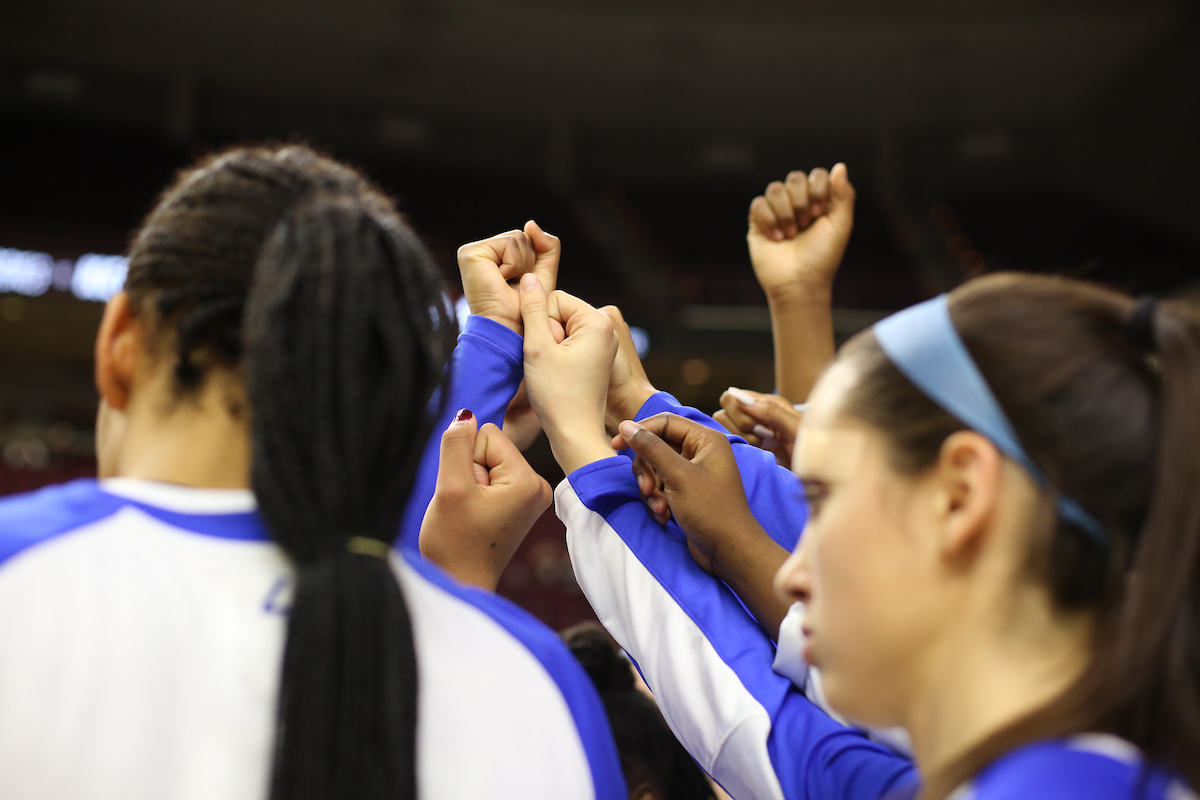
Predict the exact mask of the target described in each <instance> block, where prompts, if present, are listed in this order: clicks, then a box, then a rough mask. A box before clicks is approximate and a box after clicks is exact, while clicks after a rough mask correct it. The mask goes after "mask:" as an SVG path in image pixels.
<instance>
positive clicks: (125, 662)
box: [0, 318, 626, 800]
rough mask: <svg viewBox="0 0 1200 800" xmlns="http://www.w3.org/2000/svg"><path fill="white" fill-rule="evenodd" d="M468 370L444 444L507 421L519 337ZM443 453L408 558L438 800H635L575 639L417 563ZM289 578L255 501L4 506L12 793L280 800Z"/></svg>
mask: <svg viewBox="0 0 1200 800" xmlns="http://www.w3.org/2000/svg"><path fill="white" fill-rule="evenodd" d="M498 335H499V339H500V340H501V341H503V342H504V343H505V344H506V345H507V349H506V350H499V349H497V348H496V347H495V346H493V342H494V341H495V340H496V339H497V336H498ZM504 335H507V337H511V338H508V339H506V338H504ZM514 339H515V342H514V341H513V340H514ZM514 344H515V361H514V357H513V356H512V353H513V352H514V350H513V346H514ZM452 369H453V370H454V375H455V380H454V382H453V384H452V388H451V390H450V396H449V397H448V399H447V412H446V419H444V420H441V421H440V422H439V427H438V428H437V429H436V430H437V431H439V432H440V431H441V430H443V429H444V428H445V426H446V425H447V424H448V422H449V415H452V414H453V413H454V410H455V409H457V408H458V407H462V406H466V407H470V408H472V409H474V410H475V411H476V413H477V414H478V415H479V417H480V419H481V422H485V421H494V422H497V423H499V422H500V421H501V420H502V419H503V414H504V409H505V408H506V407H507V405H508V402H509V400H510V399H511V397H512V395H513V393H514V392H515V390H516V387H517V384H519V382H520V379H521V339H520V337H519V336H517V335H516V334H515V333H513V332H512V331H509V330H508V329H506V328H503V327H502V326H500V325H497V324H496V323H492V322H490V321H488V320H484V319H480V318H472V320H471V321H470V322H468V324H467V326H466V328H465V330H464V332H463V334H462V336H461V337H460V343H459V348H458V350H456V353H455V355H454V361H453V367H452ZM438 448H439V442H438V438H437V436H434V437H433V438H432V440H431V441H430V443H429V448H428V450H427V451H426V454H425V458H424V460H423V462H422V466H421V474H420V476H419V478H418V480H417V485H416V487H415V490H414V492H413V496H412V498H411V502H410V504H409V507H408V508H407V509H406V511H405V516H404V520H405V522H404V526H403V527H402V537H401V541H400V542H399V544H400V547H399V552H394V553H393V554H392V557H391V563H392V567H393V570H394V571H395V573H396V576H397V579H398V580H399V582H400V585H401V587H402V589H403V591H404V594H405V598H406V601H407V604H408V609H409V614H410V616H411V617H412V625H413V638H414V643H415V647H416V652H417V662H418V663H417V667H418V681H419V695H418V742H417V759H418V781H419V789H420V794H421V796H422V797H427V798H439V800H440V798H482V797H496V798H507V797H512V798H547V799H549V798H556V799H557V798H596V799H597V800H618V798H624V797H626V789H625V785H624V781H623V778H622V775H621V768H620V762H619V760H618V758H617V753H616V748H615V745H614V744H613V740H612V734H611V732H610V729H609V725H608V719H607V717H606V715H605V712H604V708H603V706H602V705H601V703H600V700H599V697H598V696H597V694H596V692H595V688H594V687H593V686H592V684H591V682H590V681H589V680H588V678H587V675H586V674H585V673H584V672H583V670H582V668H580V666H579V665H578V663H577V662H576V661H575V659H574V657H573V656H572V655H571V654H570V651H569V650H567V648H566V647H565V645H563V643H562V642H561V641H560V640H559V638H558V637H557V636H556V635H555V634H554V633H553V632H552V631H551V630H549V629H548V628H546V627H545V626H544V625H542V624H541V623H540V622H538V621H537V620H536V619H534V618H533V617H532V616H530V615H529V614H528V613H526V612H525V611H523V610H522V609H520V608H519V607H517V606H515V605H513V604H512V603H510V602H508V601H506V600H504V599H503V598H500V597H496V596H494V595H491V594H489V593H487V592H482V591H479V590H476V589H472V588H469V587H464V586H462V585H460V584H458V583H457V582H456V581H454V580H452V579H451V578H449V577H448V576H446V575H445V574H444V573H443V572H441V571H440V570H439V569H438V568H436V567H434V566H432V565H429V564H427V563H425V562H424V561H422V560H421V558H420V556H419V555H418V554H417V552H416V541H417V533H418V531H419V529H420V522H421V518H422V517H423V515H424V512H425V508H426V506H427V505H428V502H429V498H430V497H431V496H432V493H433V487H434V484H435V482H436V477H437V455H438ZM292 580H293V570H292V568H291V566H290V564H289V562H288V560H287V558H286V556H285V555H284V553H283V551H282V550H281V549H280V548H279V547H278V546H277V545H275V544H274V543H273V542H271V540H270V538H269V536H268V534H267V531H266V529H265V528H264V526H263V523H262V521H261V519H260V517H259V516H258V514H257V513H256V503H255V499H254V496H253V494H252V493H251V492H249V491H228V490H212V489H191V488H185V487H179V486H171V485H167V484H160V483H153V482H147V481H137V480H129V479H117V480H110V481H102V482H99V483H97V482H96V481H86V480H85V481H75V482H73V483H69V484H65V485H62V486H55V487H50V488H47V489H44V490H42V491H39V492H35V493H31V494H28V495H22V496H18V497H13V498H7V499H4V500H0V797H3V798H5V800H26V798H28V800H34V799H35V798H36V800H54V799H55V798H78V797H89V798H97V799H98V800H104V799H106V798H113V799H114V800H116V798H120V799H121V800H142V798H145V799H146V800H149V799H150V798H155V799H156V800H158V799H159V798H197V800H199V798H213V797H220V798H225V799H227V800H237V799H238V798H247V800H248V799H249V798H261V797H265V796H266V791H267V784H268V780H269V775H270V753H271V746H272V741H273V736H274V719H275V718H274V710H275V701H276V696H277V694H278V682H279V676H280V669H281V658H282V652H283V643H284V638H285V635H286V624H287V616H286V615H287V610H288V606H289V601H290V600H289V598H290V591H291V584H292Z"/></svg>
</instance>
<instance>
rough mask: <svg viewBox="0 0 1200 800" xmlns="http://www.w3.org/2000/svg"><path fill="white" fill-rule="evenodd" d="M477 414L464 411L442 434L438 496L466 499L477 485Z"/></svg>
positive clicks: (458, 414) (455, 416)
mask: <svg viewBox="0 0 1200 800" xmlns="http://www.w3.org/2000/svg"><path fill="white" fill-rule="evenodd" d="M477 424H478V423H476V421H475V415H474V414H472V413H471V412H470V411H469V410H467V409H465V408H464V409H463V410H461V411H459V412H458V413H457V414H455V415H454V421H453V422H451V423H450V427H448V428H446V430H445V432H444V433H443V434H442V449H441V455H440V457H439V459H438V474H437V487H436V489H435V492H436V493H437V494H442V495H445V494H451V495H458V496H463V495H465V494H466V492H468V491H469V490H470V489H471V487H473V486H474V485H475V459H474V455H475V428H476V425H477Z"/></svg>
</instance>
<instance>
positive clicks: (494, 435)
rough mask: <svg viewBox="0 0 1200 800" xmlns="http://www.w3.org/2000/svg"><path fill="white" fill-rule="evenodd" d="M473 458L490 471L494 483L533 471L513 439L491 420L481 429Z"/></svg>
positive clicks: (510, 481)
mask: <svg viewBox="0 0 1200 800" xmlns="http://www.w3.org/2000/svg"><path fill="white" fill-rule="evenodd" d="M472 458H473V460H474V462H475V463H476V464H478V465H479V466H481V467H483V468H484V469H486V470H487V471H488V474H489V475H490V476H491V483H492V485H495V484H497V483H512V481H513V478H514V476H516V475H521V474H524V473H527V472H532V471H533V467H531V466H529V462H528V461H526V460H525V456H523V455H521V451H520V450H518V449H517V446H516V445H515V444H513V443H512V440H511V439H509V438H508V437H507V436H505V435H504V431H502V430H500V429H499V428H497V427H496V426H495V425H493V424H492V423H490V422H489V423H487V424H486V425H484V426H483V427H482V428H480V429H479V435H478V436H477V437H475V450H474V452H473V454H472Z"/></svg>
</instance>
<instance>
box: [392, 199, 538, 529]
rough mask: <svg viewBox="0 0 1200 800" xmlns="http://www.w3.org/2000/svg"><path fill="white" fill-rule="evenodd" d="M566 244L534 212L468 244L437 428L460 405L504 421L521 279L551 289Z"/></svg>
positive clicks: (420, 495)
mask: <svg viewBox="0 0 1200 800" xmlns="http://www.w3.org/2000/svg"><path fill="white" fill-rule="evenodd" d="M560 253H561V244H560V242H559V240H558V238H557V237H556V236H552V235H550V234H548V233H546V232H545V231H543V230H542V229H541V228H540V227H539V226H538V225H537V223H536V222H533V221H532V220H531V221H529V222H527V223H525V227H524V229H523V230H512V231H507V232H505V233H501V234H498V235H496V236H493V237H491V238H489V239H484V240H482V241H478V242H472V243H470V244H465V245H463V246H462V247H460V248H459V250H458V268H459V273H460V275H461V276H462V284H463V293H464V296H465V297H466V299H467V305H468V306H469V307H470V309H471V316H470V317H468V318H467V323H466V325H465V326H464V327H463V330H462V332H461V333H460V334H459V337H458V345H457V346H456V347H455V349H454V354H453V356H452V357H451V360H450V366H449V369H450V389H449V392H448V394H447V396H446V397H445V398H444V399H443V400H442V405H441V408H442V413H441V414H440V415H439V417H438V419H437V420H436V421H435V422H434V427H433V430H434V432H435V433H437V434H441V433H442V432H443V431H445V430H447V429H448V428H449V427H450V423H451V421H452V420H453V418H454V415H455V414H456V413H457V412H458V411H459V410H460V409H464V408H466V409H470V410H471V411H472V412H473V413H474V415H475V418H476V419H477V420H478V423H479V425H481V426H482V425H484V424H486V423H489V422H490V423H492V424H494V425H501V424H502V422H503V420H504V412H505V409H506V408H507V407H508V404H509V402H510V401H511V400H512V398H513V395H515V394H516V392H517V387H518V386H519V385H520V383H521V377H522V364H521V346H522V338H521V334H522V332H523V330H524V324H523V323H522V320H521V305H520V299H519V297H518V292H517V287H516V283H517V281H519V280H520V278H521V276H522V275H524V274H527V273H532V274H533V275H535V276H536V277H537V280H538V283H539V284H540V285H541V286H542V287H543V288H544V289H545V290H546V291H552V290H553V289H554V284H555V281H556V280H557V279H558V261H559V255H560ZM439 454H440V443H439V437H438V436H432V437H430V440H429V444H428V445H427V446H426V448H425V452H424V453H423V455H422V457H421V465H420V467H419V469H418V473H417V479H416V482H415V483H414V484H413V491H412V495H411V496H410V498H409V502H408V505H407V506H405V509H404V516H403V519H402V521H401V526H400V539H399V544H401V545H402V546H405V547H409V548H416V547H417V542H418V538H419V532H420V530H421V520H422V518H423V517H424V516H425V510H426V508H427V507H428V505H429V502H430V499H431V498H432V497H433V492H434V488H435V485H436V483H437V474H438V458H439Z"/></svg>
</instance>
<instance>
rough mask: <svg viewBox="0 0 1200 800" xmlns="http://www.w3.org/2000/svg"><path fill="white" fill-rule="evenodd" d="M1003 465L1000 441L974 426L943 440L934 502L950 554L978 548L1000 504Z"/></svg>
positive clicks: (941, 540) (945, 552)
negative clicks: (978, 430) (979, 432)
mask: <svg viewBox="0 0 1200 800" xmlns="http://www.w3.org/2000/svg"><path fill="white" fill-rule="evenodd" d="M1003 465H1004V460H1003V456H1001V455H1000V451H999V450H997V449H996V446H995V445H994V444H992V442H991V441H990V440H988V439H987V438H986V437H985V436H982V435H980V434H978V433H975V432H974V431H958V432H957V433H954V434H951V435H950V436H949V437H947V439H946V441H945V442H943V443H942V449H941V453H940V454H939V456H938V463H937V469H936V476H935V480H936V484H935V493H934V497H935V500H934V503H935V513H936V514H937V517H938V522H939V530H940V534H939V539H938V547H939V550H940V551H941V554H942V556H943V557H944V558H947V559H954V560H959V559H963V558H968V559H969V558H970V557H971V556H972V555H973V554H974V553H976V552H977V551H978V549H979V546H980V545H981V544H982V543H983V541H984V539H985V537H986V533H987V531H988V530H989V529H990V528H991V526H992V521H993V519H994V518H995V516H996V511H997V509H998V507H999V492H1000V482H1001V476H1002V471H1003Z"/></svg>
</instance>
